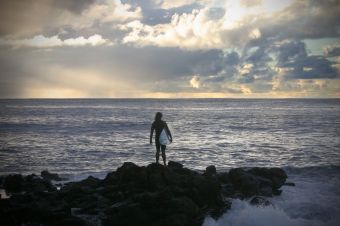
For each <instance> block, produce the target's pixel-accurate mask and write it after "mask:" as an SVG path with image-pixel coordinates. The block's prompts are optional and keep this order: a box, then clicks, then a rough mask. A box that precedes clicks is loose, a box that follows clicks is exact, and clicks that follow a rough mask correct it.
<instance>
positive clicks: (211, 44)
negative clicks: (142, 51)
mask: <svg viewBox="0 0 340 226" xmlns="http://www.w3.org/2000/svg"><path fill="white" fill-rule="evenodd" d="M241 17H242V16H241ZM241 19H242V18H237V17H236V18H230V16H229V14H228V13H226V12H225V11H224V9H223V8H208V7H207V8H203V9H194V10H193V11H192V12H191V13H183V14H174V15H173V16H172V17H171V22H170V23H166V24H156V25H153V26H151V25H147V24H143V23H142V22H141V21H139V20H135V21H132V22H130V23H127V24H124V25H121V26H120V28H121V29H122V30H124V31H126V32H128V33H127V35H126V36H125V37H124V39H123V43H132V44H136V45H137V46H146V45H155V46H160V47H174V46H176V47H177V46H178V47H181V48H187V49H207V48H208V49H209V48H224V47H230V46H232V45H239V44H241V43H246V42H247V41H249V40H253V39H258V38H260V37H261V31H260V30H259V29H258V28H256V27H252V26H251V24H249V25H246V26H242V27H241V28H240V27H239V26H238V25H237V23H238V22H239V21H241ZM244 23H245V21H244ZM242 33H243V34H242ZM244 33H245V34H246V35H244Z"/></svg>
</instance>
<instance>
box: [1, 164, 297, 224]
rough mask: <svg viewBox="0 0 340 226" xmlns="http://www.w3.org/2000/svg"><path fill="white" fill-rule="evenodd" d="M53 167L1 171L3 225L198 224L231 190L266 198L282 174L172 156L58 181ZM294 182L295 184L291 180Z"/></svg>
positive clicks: (224, 205) (223, 207)
mask: <svg viewBox="0 0 340 226" xmlns="http://www.w3.org/2000/svg"><path fill="white" fill-rule="evenodd" d="M61 179H62V178H60V177H59V176H58V175H57V174H51V173H49V172H47V171H43V172H42V173H41V175H40V176H37V175H34V174H32V175H28V176H22V175H20V174H16V175H7V176H3V177H0V187H1V188H2V189H5V190H6V193H8V194H10V197H9V198H6V199H1V200H0V225H27V226H28V225H52V226H54V225H73V226H77V225H79V226H82V225H103V226H135V225H139V226H201V225H202V223H203V220H204V218H205V217H206V216H208V215H210V216H211V217H213V218H218V217H219V216H221V215H222V214H223V213H225V212H226V211H228V209H229V208H230V206H231V200H232V199H233V198H239V199H249V200H250V203H251V204H253V205H270V202H269V201H268V200H267V199H266V197H271V196H274V195H280V194H281V190H280V187H281V186H283V185H284V184H285V182H286V179H287V175H286V173H285V171H284V170H282V169H280V168H263V167H261V168H258V167H254V168H249V169H243V168H235V169H231V170H230V171H229V172H216V168H215V167H214V166H208V167H207V168H206V170H205V171H204V172H203V173H199V172H197V171H194V170H190V169H188V168H185V167H183V165H182V164H180V163H177V162H172V161H170V162H169V163H168V166H167V167H164V166H163V165H159V164H156V163H152V164H149V165H148V166H137V165H136V164H134V163H131V162H125V163H124V164H123V165H122V166H121V167H119V168H118V169H117V170H116V171H113V172H110V173H108V174H107V175H106V177H105V178H104V179H102V180H101V179H98V178H95V177H92V176H89V177H88V178H87V179H84V180H82V181H79V182H69V183H65V184H63V185H62V186H61V185H60V186H61V187H58V186H56V185H54V184H53V183H52V182H51V181H52V180H54V181H58V180H61ZM291 185H293V184H291Z"/></svg>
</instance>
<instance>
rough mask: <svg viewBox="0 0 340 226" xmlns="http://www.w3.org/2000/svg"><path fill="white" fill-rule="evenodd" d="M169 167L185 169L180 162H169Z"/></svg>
mask: <svg viewBox="0 0 340 226" xmlns="http://www.w3.org/2000/svg"><path fill="white" fill-rule="evenodd" d="M168 167H170V168H183V165H182V164H181V163H179V162H174V161H169V162H168Z"/></svg>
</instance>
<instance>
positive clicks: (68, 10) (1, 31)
mask: <svg viewBox="0 0 340 226" xmlns="http://www.w3.org/2000/svg"><path fill="white" fill-rule="evenodd" d="M1 4H2V5H1V9H0V21H1V22H0V36H6V37H10V38H12V37H15V38H30V37H32V36H36V35H39V34H42V35H45V36H54V35H57V34H59V33H60V32H61V31H64V30H67V29H70V28H71V29H74V30H81V29H85V28H86V29H96V28H95V27H96V26H98V25H102V24H107V23H111V26H112V23H121V22H125V21H129V20H133V19H140V18H141V17H142V14H141V9H140V8H139V7H136V8H132V7H131V5H129V4H123V3H121V1H119V0H97V1H95V0H80V1H68V0H60V1H59V0H27V1H20V0H13V1H12V0H5V1H4V2H1Z"/></svg>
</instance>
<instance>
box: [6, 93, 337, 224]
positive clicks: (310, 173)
mask: <svg viewBox="0 0 340 226" xmlns="http://www.w3.org/2000/svg"><path fill="white" fill-rule="evenodd" d="M158 111H160V112H162V113H163V120H165V121H166V122H167V123H168V125H169V127H170V128H171V131H172V134H173V139H174V142H173V143H172V144H171V145H169V146H168V147H167V150H166V153H167V160H172V161H178V162H181V163H182V164H184V166H185V167H188V168H191V169H196V170H199V171H201V170H204V169H205V167H207V166H209V165H215V166H216V168H217V170H218V171H227V170H228V169H230V168H234V167H253V166H264V167H283V168H284V169H285V170H286V171H287V173H288V176H289V178H288V181H291V182H294V183H295V184H296V186H295V187H288V186H284V187H283V193H282V195H281V196H278V197H274V198H272V199H271V201H272V203H273V206H268V207H263V208H258V207H253V206H250V205H249V204H248V202H247V200H243V201H241V200H234V201H233V204H232V208H231V210H230V211H228V212H227V213H226V214H224V215H223V216H222V217H221V218H220V219H218V220H217V221H215V220H213V219H211V218H209V217H207V218H206V219H205V222H204V226H217V225H218V226H220V225H221V226H222V225H223V226H225V225H234V226H238V225H252V226H257V225H258V226H260V225H261V226H266V225H268V226H270V225H273V224H275V225H338V222H340V217H339V216H340V190H339V187H340V177H339V176H340V99H11V100H4V99H3V100H0V174H11V173H22V174H30V173H37V174H39V173H40V172H41V171H42V170H46V169H47V170H49V171H51V172H55V173H59V174H60V175H62V176H66V177H68V178H69V179H70V180H79V179H82V178H85V177H86V176H88V175H94V176H97V177H104V176H105V174H106V173H107V172H109V171H112V170H116V168H117V167H119V166H121V165H122V163H123V162H134V163H136V164H139V165H147V164H149V163H151V162H154V161H155V147H154V145H150V144H149V134H150V127H151V123H152V121H153V119H154V115H155V113H156V112H158Z"/></svg>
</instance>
